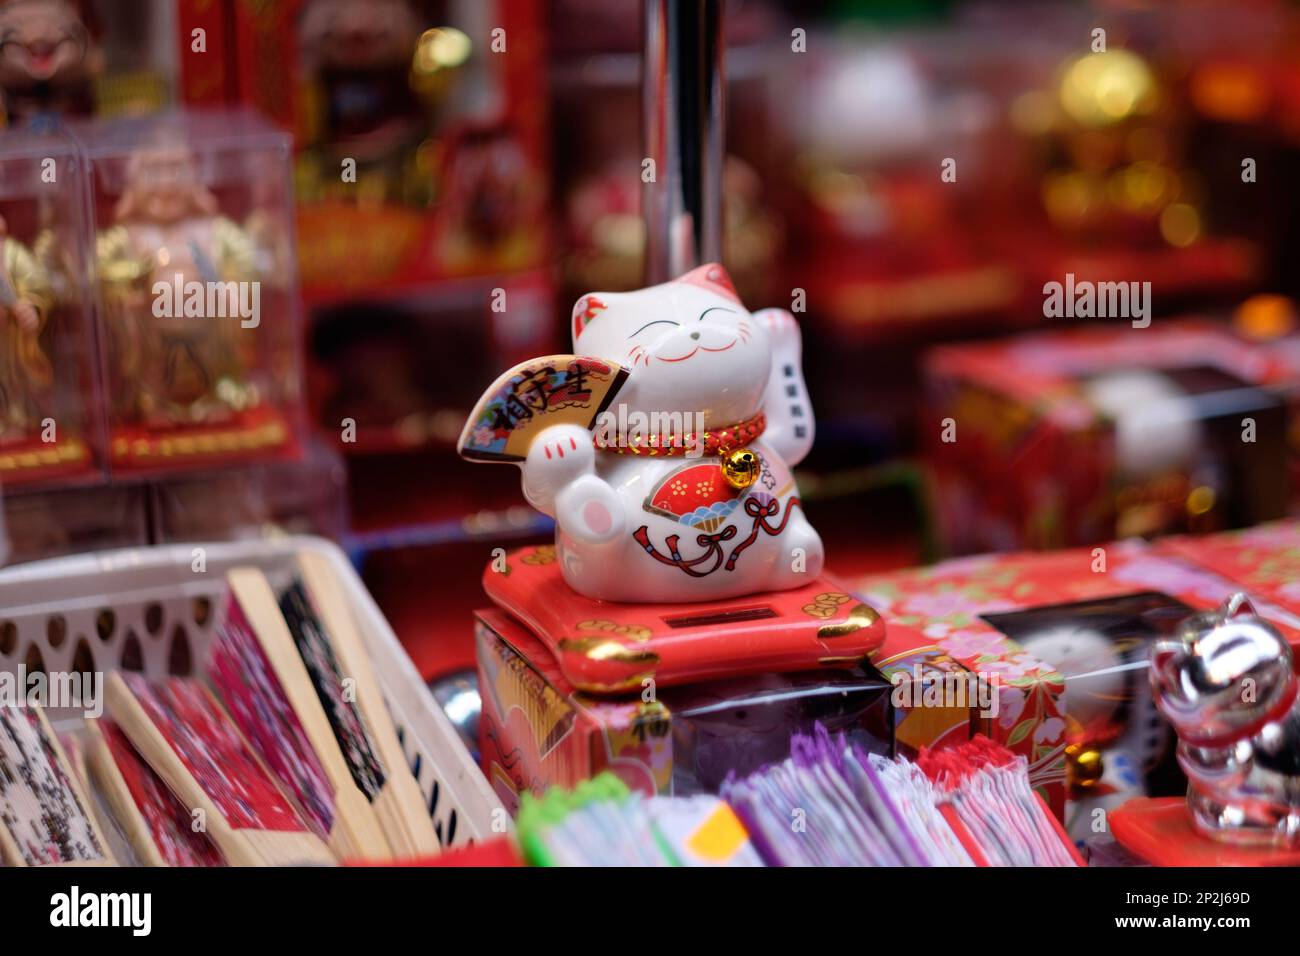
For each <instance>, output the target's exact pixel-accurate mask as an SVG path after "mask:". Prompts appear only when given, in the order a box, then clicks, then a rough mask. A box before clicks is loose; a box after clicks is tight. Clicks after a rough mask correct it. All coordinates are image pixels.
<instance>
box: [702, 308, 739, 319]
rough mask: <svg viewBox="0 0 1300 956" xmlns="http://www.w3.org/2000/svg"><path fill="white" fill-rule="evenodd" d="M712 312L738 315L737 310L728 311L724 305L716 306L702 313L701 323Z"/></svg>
mask: <svg viewBox="0 0 1300 956" xmlns="http://www.w3.org/2000/svg"><path fill="white" fill-rule="evenodd" d="M710 312H730V313H731V314H732V315H735V314H736V310H735V309H728V308H727V307H726V306H722V305H714V306H710V307H709V308H707V309H705V310H704V311H703V312H701V313H700V321H701V322H703V321H704V317H705V316H706V315H708V314H709V313H710Z"/></svg>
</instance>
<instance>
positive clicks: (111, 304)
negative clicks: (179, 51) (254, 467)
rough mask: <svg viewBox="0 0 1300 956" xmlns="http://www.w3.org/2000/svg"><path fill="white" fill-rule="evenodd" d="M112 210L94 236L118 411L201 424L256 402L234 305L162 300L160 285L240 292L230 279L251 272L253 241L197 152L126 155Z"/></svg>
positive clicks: (156, 422) (175, 148) (158, 422)
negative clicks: (192, 305) (193, 308)
mask: <svg viewBox="0 0 1300 956" xmlns="http://www.w3.org/2000/svg"><path fill="white" fill-rule="evenodd" d="M115 218H116V221H117V224H116V225H115V226H113V227H112V228H110V229H108V230H106V231H105V232H103V233H102V234H101V235H100V236H99V240H98V248H97V258H98V263H99V279H100V283H101V287H102V290H103V299H104V307H105V310H106V313H107V316H108V327H109V329H110V335H111V340H112V341H111V349H110V355H111V372H110V383H111V387H112V388H113V394H114V396H115V405H116V411H117V414H119V415H121V416H122V417H124V418H125V419H127V420H128V421H134V422H139V423H141V424H145V425H147V426H150V427H157V426H168V425H186V424H200V423H211V422H217V421H221V420H223V419H226V418H229V417H230V415H231V413H232V412H235V411H238V410H241V409H243V408H246V407H248V406H249V405H251V404H254V403H255V400H256V397H255V393H254V392H253V389H252V388H251V386H250V385H249V384H248V383H247V382H246V381H245V378H246V374H245V369H246V368H247V364H248V363H247V362H246V361H245V359H244V356H243V355H242V354H241V341H240V339H239V337H238V336H239V332H240V331H241V323H240V320H239V319H238V317H237V316H238V314H239V312H238V304H237V303H236V302H233V301H232V302H229V303H228V304H226V303H223V306H227V307H223V310H222V314H221V315H211V314H204V315H193V314H188V312H189V310H187V309H171V308H167V307H164V308H161V309H160V308H159V307H158V305H159V297H160V296H162V295H168V296H170V295H171V293H167V292H162V293H159V292H155V287H156V286H166V287H167V288H169V289H170V288H172V287H176V288H177V289H184V288H187V287H188V284H189V283H192V282H198V283H201V284H203V285H204V286H205V287H206V288H208V289H213V288H216V287H217V284H229V285H226V286H223V288H224V291H223V292H222V293H221V294H223V295H226V296H238V295H240V293H239V292H238V291H237V290H236V288H235V286H234V284H235V283H244V282H250V281H253V280H254V279H255V278H256V274H257V268H256V264H257V254H256V250H255V248H254V244H253V242H252V240H251V239H250V238H249V236H248V234H247V233H246V232H245V231H244V230H243V229H241V228H240V227H239V226H237V225H236V224H235V223H234V222H232V221H231V220H230V219H227V218H226V217H224V216H222V215H220V213H219V211H218V208H217V199H216V196H214V195H213V194H212V192H211V191H210V190H209V189H208V188H207V187H206V186H204V185H203V183H202V182H201V180H200V177H199V170H198V166H197V163H196V161H195V158H194V155H193V154H192V153H191V152H190V151H189V150H188V149H186V148H184V147H183V146H179V145H157V146H148V147H144V148H142V149H140V150H139V151H138V152H136V153H135V154H134V155H132V157H131V158H130V160H129V162H128V165H127V183H126V188H125V190H124V191H123V193H122V196H121V198H120V199H119V200H118V203H117V208H116V210H115ZM176 298H177V300H179V299H180V293H179V292H177V294H176ZM163 305H164V306H166V305H167V303H163Z"/></svg>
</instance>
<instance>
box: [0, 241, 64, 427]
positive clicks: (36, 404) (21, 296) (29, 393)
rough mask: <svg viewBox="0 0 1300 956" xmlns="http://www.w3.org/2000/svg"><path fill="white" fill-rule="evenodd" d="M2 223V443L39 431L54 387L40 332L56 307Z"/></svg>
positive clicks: (40, 272) (37, 267) (39, 272)
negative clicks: (35, 430) (47, 396)
mask: <svg viewBox="0 0 1300 956" xmlns="http://www.w3.org/2000/svg"><path fill="white" fill-rule="evenodd" d="M8 232H9V229H8V224H7V223H6V222H5V220H4V218H3V217H0V237H2V238H0V310H3V322H4V342H3V347H2V348H0V438H5V439H12V438H22V437H27V436H28V435H29V434H30V433H31V431H32V429H34V428H35V427H37V426H38V424H39V422H40V419H41V415H42V408H43V402H44V398H45V396H46V394H47V393H48V391H49V388H50V383H51V382H52V381H53V378H54V372H53V368H52V367H51V365H50V360H49V357H48V356H47V355H46V354H45V351H44V350H43V349H42V347H41V332H42V331H43V330H44V328H45V323H46V320H47V319H48V318H49V315H50V309H51V308H52V307H53V305H54V293H53V290H52V289H51V287H50V280H49V277H48V276H47V275H46V272H45V270H44V269H43V268H41V264H40V263H39V262H38V261H37V259H36V257H35V256H34V255H33V254H32V253H31V251H30V250H29V249H28V248H27V247H26V246H24V245H23V244H22V243H21V242H19V241H18V240H17V239H14V238H13V237H11V236H10V235H9V234H8Z"/></svg>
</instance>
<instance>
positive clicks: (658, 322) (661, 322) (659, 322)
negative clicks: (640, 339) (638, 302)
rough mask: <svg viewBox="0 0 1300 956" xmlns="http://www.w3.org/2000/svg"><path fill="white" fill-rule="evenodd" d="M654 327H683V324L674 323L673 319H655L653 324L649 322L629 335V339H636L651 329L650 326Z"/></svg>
mask: <svg viewBox="0 0 1300 956" xmlns="http://www.w3.org/2000/svg"><path fill="white" fill-rule="evenodd" d="M652 325H681V323H680V322H674V321H673V320H672V319H655V320H654V321H653V322H647V323H646V324H645V325H643V326H641V328H639V329H637V330H636V331H635V332H633V333H632V334H631V335H629V336H628V338H629V339H634V338H636V337H637V336H638V335H640V334H641V333H642V332H644V331H645V330H646V329H648V328H650V326H652Z"/></svg>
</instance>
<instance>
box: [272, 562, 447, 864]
mask: <svg viewBox="0 0 1300 956" xmlns="http://www.w3.org/2000/svg"><path fill="white" fill-rule="evenodd" d="M298 568H299V570H300V571H301V573H302V582H303V585H304V589H305V591H306V593H307V596H308V597H309V598H310V600H311V603H312V607H313V608H314V609H315V611H316V613H317V615H318V616H319V618H320V622H321V624H323V632H324V636H325V638H326V639H327V640H328V641H329V644H330V647H331V648H333V651H334V654H335V656H336V657H337V659H338V666H339V673H341V674H342V675H343V676H344V677H345V678H350V679H351V680H352V682H353V687H354V690H355V698H354V699H355V701H356V707H357V710H359V711H360V714H361V717H362V719H363V720H364V722H365V725H366V726H367V727H368V728H369V730H370V737H371V740H372V741H373V743H374V746H375V748H376V749H377V750H378V756H379V759H380V761H381V762H382V765H383V768H384V782H383V785H382V786H381V787H380V788H379V793H378V794H377V795H376V796H375V798H374V800H373V806H374V809H375V813H376V815H377V816H378V817H379V822H380V825H381V826H383V828H384V834H385V835H386V836H387V837H388V841H389V843H390V844H391V845H392V848H393V851H394V852H395V853H396V854H397V855H398V856H399V857H419V856H429V855H432V854H434V853H437V852H438V851H439V849H440V846H439V842H438V835H437V833H436V832H434V829H433V822H432V821H431V820H430V818H429V811H428V808H427V806H426V805H425V801H424V796H423V794H421V792H420V785H419V783H417V782H416V779H415V777H414V775H412V774H411V772H410V770H409V767H408V764H407V760H406V754H405V753H403V751H402V744H401V741H399V740H398V739H397V730H396V729H395V728H394V727H393V720H392V717H391V716H389V713H388V708H387V707H386V706H385V705H384V697H383V694H382V692H381V691H380V689H379V682H378V681H377V680H376V679H375V675H374V671H373V669H372V668H371V666H370V655H369V653H368V652H367V651H366V647H365V643H364V641H363V640H362V637H361V635H360V633H358V631H357V628H356V624H355V622H354V621H353V618H352V612H351V610H350V609H349V607H348V603H347V598H346V597H345V596H344V593H343V589H342V583H341V582H340V581H338V579H337V578H336V577H335V575H334V571H333V569H331V567H330V565H329V561H328V560H327V559H326V558H325V556H324V555H321V554H317V553H315V552H311V551H301V552H299V553H298Z"/></svg>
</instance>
